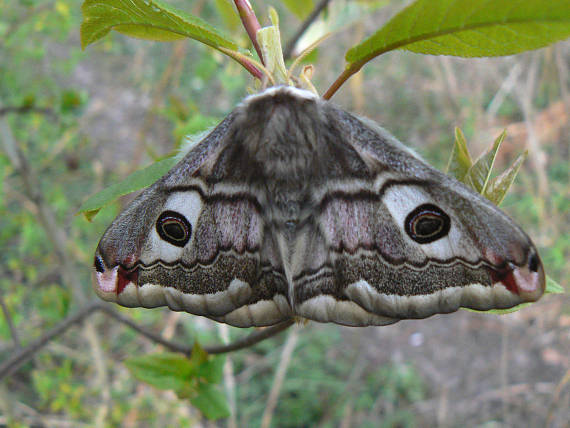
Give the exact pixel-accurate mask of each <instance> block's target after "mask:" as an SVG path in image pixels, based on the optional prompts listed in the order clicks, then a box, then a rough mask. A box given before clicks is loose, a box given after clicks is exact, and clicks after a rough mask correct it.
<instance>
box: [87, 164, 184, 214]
mask: <svg viewBox="0 0 570 428" xmlns="http://www.w3.org/2000/svg"><path fill="white" fill-rule="evenodd" d="M177 162H178V158H176V157H170V158H167V159H163V160H161V161H159V162H155V163H153V164H152V165H150V166H147V167H146V168H143V169H140V170H138V171H135V172H133V173H132V174H130V175H129V176H128V177H127V178H125V179H124V180H123V181H121V182H120V183H116V184H113V185H112V186H109V187H107V188H106V189H103V190H102V191H100V192H99V193H96V194H94V195H93V196H91V197H89V199H87V200H86V201H85V202H84V203H83V204H82V205H81V207H80V208H79V211H78V212H79V213H83V215H84V216H85V217H86V218H87V220H89V221H91V220H92V219H93V217H95V216H96V215H97V213H98V212H99V210H100V209H101V208H103V207H104V206H105V205H107V204H108V203H110V202H112V201H114V200H115V199H117V198H118V197H119V196H123V195H126V194H128V193H131V192H134V191H135V190H139V189H142V188H143V187H147V186H150V185H151V184H152V183H154V182H155V181H156V180H158V179H159V178H160V177H162V176H163V175H164V174H166V173H167V172H168V171H169V170H170V169H171V168H172V167H173V166H174V165H175V164H176V163H177Z"/></svg>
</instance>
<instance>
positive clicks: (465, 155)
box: [446, 127, 473, 181]
mask: <svg viewBox="0 0 570 428" xmlns="http://www.w3.org/2000/svg"><path fill="white" fill-rule="evenodd" d="M472 165H473V161H472V160H471V156H470V155H469V150H468V149H467V140H465V135H463V132H462V131H461V129H459V128H457V127H456V128H455V144H454V145H453V150H452V152H451V156H450V158H449V162H448V163H447V169H446V173H448V174H450V175H452V176H453V177H455V178H456V179H458V180H459V181H463V179H464V178H465V176H466V175H467V172H468V171H469V169H470V168H471V166H472Z"/></svg>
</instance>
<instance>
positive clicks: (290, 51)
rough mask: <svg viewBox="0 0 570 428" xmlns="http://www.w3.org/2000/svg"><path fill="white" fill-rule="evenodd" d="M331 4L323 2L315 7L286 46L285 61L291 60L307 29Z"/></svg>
mask: <svg viewBox="0 0 570 428" xmlns="http://www.w3.org/2000/svg"><path fill="white" fill-rule="evenodd" d="M329 2H330V0H321V1H320V3H319V4H318V5H316V6H315V8H314V9H313V11H312V12H311V13H310V15H309V16H308V17H307V19H305V20H304V21H303V23H302V24H301V26H300V27H299V29H298V30H297V31H296V32H295V34H294V35H293V37H291V40H289V42H288V43H287V45H286V46H285V50H284V52H283V57H284V58H285V59H289V58H291V55H293V49H295V45H296V44H297V42H298V41H299V39H300V38H301V36H303V34H305V31H307V29H308V28H309V27H310V26H311V24H312V23H313V22H314V21H315V19H317V17H318V16H319V15H320V14H321V12H322V11H323V10H324V9H325V8H326V7H327V6H328V4H329Z"/></svg>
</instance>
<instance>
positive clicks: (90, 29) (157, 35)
mask: <svg viewBox="0 0 570 428" xmlns="http://www.w3.org/2000/svg"><path fill="white" fill-rule="evenodd" d="M82 11H83V22H82V24H81V46H82V47H83V48H85V47H87V46H88V45H90V44H91V43H94V42H96V41H97V40H99V39H101V38H102V37H104V36H106V35H107V34H108V33H109V31H111V30H115V31H118V32H119V33H122V34H126V35H128V36H133V37H139V38H142V39H150V40H157V41H162V42H164V41H173V40H178V39H182V38H184V37H189V38H191V39H195V40H198V41H200V42H202V43H205V44H206V45H208V46H211V47H213V48H219V47H223V48H226V49H230V50H236V49H237V45H236V44H235V43H234V42H233V41H232V40H231V39H230V38H229V37H227V36H225V35H223V34H222V33H220V32H219V31H218V30H217V29H216V28H214V27H213V26H211V25H210V24H208V23H207V22H205V21H203V20H202V19H200V18H198V17H196V16H192V15H189V14H187V13H185V12H182V11H179V10H177V9H174V8H173V7H171V6H169V5H167V4H166V3H163V2H162V1H158V0H85V1H84V2H83V6H82Z"/></svg>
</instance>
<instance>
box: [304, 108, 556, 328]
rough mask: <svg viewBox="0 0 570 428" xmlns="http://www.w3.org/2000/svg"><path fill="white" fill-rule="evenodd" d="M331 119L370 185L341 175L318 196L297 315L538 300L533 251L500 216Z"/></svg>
mask: <svg viewBox="0 0 570 428" xmlns="http://www.w3.org/2000/svg"><path fill="white" fill-rule="evenodd" d="M328 114H329V120H330V121H334V122H335V123H338V124H340V126H337V128H338V129H339V131H338V132H339V134H340V135H339V138H341V139H342V140H343V141H345V142H346V143H347V144H348V145H349V146H350V147H352V149H353V150H355V151H356V152H357V153H358V155H359V156H360V158H361V159H362V160H363V161H364V162H365V163H366V165H367V168H368V169H369V171H370V173H371V177H372V180H366V181H363V180H360V181H359V180H354V179H353V178H352V177H345V179H344V180H343V181H344V183H345V184H342V182H341V181H339V180H337V182H336V184H335V183H332V184H331V183H327V185H326V186H323V188H322V189H321V190H320V191H317V192H316V193H317V194H318V195H319V196H318V200H317V201H316V202H315V206H317V207H318V208H317V209H316V211H315V213H314V216H313V218H312V221H310V222H309V223H308V224H307V225H306V226H305V228H304V229H303V230H302V231H301V233H300V234H299V239H298V240H297V243H296V249H295V250H294V254H295V262H294V264H293V272H294V274H293V278H294V296H293V302H294V303H293V306H294V311H295V313H296V314H299V315H301V316H304V317H307V318H310V319H315V320H317V321H323V322H337V323H340V324H347V325H356V326H360V325H382V324H388V323H391V322H395V321H397V320H399V319H407V318H424V317H428V316H431V315H433V314H436V313H448V312H453V311H456V310H457V309H458V308H460V307H468V308H473V309H479V310H488V309H494V308H509V307H512V306H515V305H517V304H519V303H522V302H527V301H535V300H537V299H538V298H539V297H540V296H541V295H542V293H543V292H544V287H545V279H544V270H543V267H542V264H541V262H540V259H539V257H538V253H537V251H536V249H535V247H534V245H533V243H532V242H531V241H530V239H529V237H528V236H527V235H526V234H525V233H524V232H523V231H522V230H521V229H520V228H519V227H518V226H516V225H515V224H514V223H513V222H512V220H511V219H509V218H508V217H507V216H506V215H505V214H504V213H503V212H502V211H501V210H500V209H498V208H497V207H496V206H494V205H492V204H491V203H490V202H489V201H487V200H486V199H485V198H483V197H482V196H480V195H478V194H476V193H474V192H473V191H471V190H470V189H468V188H467V187H465V186H464V185H463V184H461V183H459V182H457V181H456V180H454V179H452V178H450V177H448V176H446V175H445V174H443V173H441V172H439V171H437V170H435V169H433V168H431V167H430V166H429V165H427V164H426V163H424V162H423V161H422V160H420V159H419V158H417V157H416V156H415V155H414V154H413V153H412V152H410V151H409V149H407V148H405V147H404V146H403V145H401V143H399V142H398V141H396V140H395V139H394V138H393V137H392V136H390V135H389V134H388V133H387V132H386V131H384V130H383V129H381V128H379V127H378V126H377V125H375V124H371V123H368V122H363V121H361V120H360V119H358V118H356V117H354V116H352V115H350V114H348V113H346V112H344V111H342V110H340V109H337V108H332V109H330V110H329V112H328ZM346 183H351V184H350V186H347V185H346ZM314 254H319V256H318V257H315V256H312V257H311V255H314Z"/></svg>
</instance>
